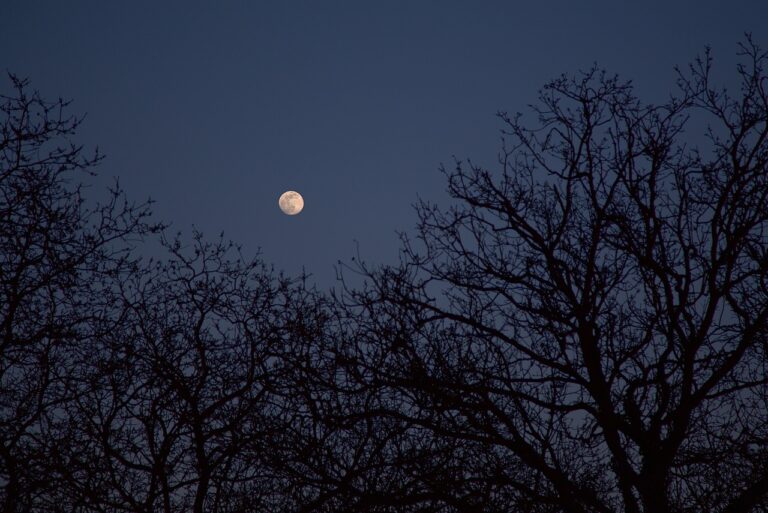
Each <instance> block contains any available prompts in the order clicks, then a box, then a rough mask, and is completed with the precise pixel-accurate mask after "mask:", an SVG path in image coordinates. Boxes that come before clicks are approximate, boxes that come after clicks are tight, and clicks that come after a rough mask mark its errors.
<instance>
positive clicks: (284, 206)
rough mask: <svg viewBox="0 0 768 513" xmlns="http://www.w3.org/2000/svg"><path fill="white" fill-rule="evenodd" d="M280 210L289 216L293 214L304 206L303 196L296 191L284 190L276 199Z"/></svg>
mask: <svg viewBox="0 0 768 513" xmlns="http://www.w3.org/2000/svg"><path fill="white" fill-rule="evenodd" d="M277 204H278V205H280V210H282V211H283V213H284V214H288V215H289V216H295V215H296V214H298V213H299V212H301V210H302V209H303V208H304V198H302V197H301V194H299V193H298V192H296V191H285V192H284V193H282V194H281V195H280V199H279V200H277Z"/></svg>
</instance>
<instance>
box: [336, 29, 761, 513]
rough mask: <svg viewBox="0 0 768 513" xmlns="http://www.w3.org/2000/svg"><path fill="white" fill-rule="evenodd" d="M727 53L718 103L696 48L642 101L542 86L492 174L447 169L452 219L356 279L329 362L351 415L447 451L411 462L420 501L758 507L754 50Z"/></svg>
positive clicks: (595, 90) (622, 93) (634, 512)
mask: <svg viewBox="0 0 768 513" xmlns="http://www.w3.org/2000/svg"><path fill="white" fill-rule="evenodd" d="M741 58H742V59H743V64H742V65H741V66H740V67H739V68H738V73H739V76H740V78H741V90H740V91H739V93H738V94H737V95H736V96H733V95H732V94H730V93H727V92H725V91H723V90H718V89H717V88H715V87H714V86H713V84H712V80H711V58H710V56H709V53H707V54H706V55H705V57H704V58H703V59H701V60H698V61H696V62H695V63H694V64H693V65H692V66H691V67H690V69H688V70H686V71H684V72H682V71H681V72H680V74H679V77H680V78H679V84H678V85H679V89H680V92H679V94H678V95H677V96H675V97H673V98H672V99H670V100H669V101H668V102H667V103H666V104H664V105H658V106H654V105H645V104H643V103H641V102H640V101H639V100H638V99H637V98H636V97H635V96H634V94H633V90H632V86H631V85H630V84H629V83H627V82H622V81H621V80H619V79H618V78H616V77H613V76H610V75H607V74H606V73H604V72H601V71H599V70H597V69H592V70H590V71H588V72H586V73H583V74H581V75H578V76H576V77H567V76H563V77H561V78H558V79H556V80H554V81H552V82H550V83H549V84H547V85H546V86H545V87H544V89H543V90H542V92H541V96H540V102H539V104H538V106H536V107H534V110H535V113H536V115H537V118H538V123H537V124H535V126H533V127H530V126H529V125H526V124H524V123H523V119H524V118H523V117H521V116H520V115H517V116H509V115H507V114H504V113H502V114H500V117H501V119H502V120H503V121H504V123H505V125H506V128H505V130H504V148H503V152H502V153H501V156H500V165H499V168H498V169H497V170H487V169H484V168H482V167H480V166H476V165H472V164H465V163H462V162H457V164H456V168H455V169H454V170H453V171H450V172H447V171H446V173H445V174H446V176H447V179H448V189H449V192H450V193H451V195H452V196H453V198H455V199H456V200H458V201H457V202H456V204H455V205H454V206H451V207H450V208H448V209H440V208H438V207H436V206H434V205H430V204H426V203H421V204H420V205H418V208H417V210H418V216H419V220H420V224H419V225H418V231H417V234H416V236H415V237H414V238H410V237H407V236H404V237H403V241H404V242H403V243H404V249H403V252H402V259H401V264H400V265H397V266H386V267H382V268H369V267H367V266H366V265H365V264H362V265H359V266H357V267H356V268H354V270H356V271H358V272H361V273H363V274H364V275H365V276H366V277H367V278H368V286H367V288H366V289H365V290H349V291H347V293H346V295H345V301H346V302H347V304H348V308H349V310H350V317H351V318H354V319H355V322H356V323H357V326H358V328H357V329H358V333H357V334H355V335H354V336H353V337H350V338H349V340H348V342H347V343H346V344H345V345H344V346H342V347H340V348H339V349H338V354H339V357H340V358H342V359H343V360H344V361H346V362H349V363H348V364H347V366H346V368H347V375H348V377H349V379H351V380H354V382H355V383H356V387H355V389H354V390H355V391H354V394H353V395H358V396H360V397H365V396H371V397H375V398H376V399H375V400H372V401H370V403H369V405H368V407H367V408H366V409H364V411H361V412H358V413H357V417H358V418H359V420H358V422H362V423H369V422H376V421H378V419H390V420H393V421H397V422H399V423H400V424H401V425H402V426H403V428H404V429H408V430H409V431H411V432H412V433H413V434H414V436H422V435H420V433H422V432H427V433H429V435H427V436H428V437H431V439H432V440H433V441H432V442H431V443H432V444H433V445H435V446H440V447H446V448H447V449H446V450H447V451H448V453H447V456H446V457H444V458H434V460H432V461H433V462H434V464H432V465H430V464H429V462H430V460H429V459H427V460H422V462H421V463H420V464H417V465H414V466H412V467H410V468H409V470H411V471H412V472H411V473H410V474H409V475H410V476H411V479H418V480H420V482H421V483H422V486H423V487H425V488H426V489H427V490H428V491H429V493H428V494H426V495H425V501H424V502H423V506H424V507H426V506H430V507H433V499H434V498H435V497H437V498H438V500H439V501H441V502H442V503H443V504H445V506H446V511H489V512H490V511H500V512H501V511H503V512H513V511H531V512H533V511H535V512H566V511H567V512H606V513H607V512H618V511H622V512H628V513H639V512H645V513H651V512H653V513H664V512H682V511H691V512H693V511H711V512H715V511H718V512H729V513H736V512H748V511H765V510H766V509H767V508H768V404H767V401H768V374H767V373H766V370H767V367H766V366H767V365H768V359H767V358H766V349H767V348H768V346H767V344H768V322H767V320H768V91H767V90H766V87H768V76H766V73H765V65H766V58H767V56H766V54H765V53H762V51H761V50H760V49H759V48H757V47H756V45H754V44H753V43H752V41H751V40H749V39H748V40H747V41H746V42H745V44H743V45H742V46H741ZM692 119H694V120H696V122H697V123H699V122H700V121H703V123H707V124H708V126H709V130H708V132H707V133H706V138H702V139H699V140H696V139H695V138H694V137H692V136H691V133H692V132H700V131H701V132H703V126H701V125H697V126H693V124H692V123H691V121H690V120H692ZM697 142H698V144H697ZM353 419H354V416H350V417H349V420H350V421H352V420H353ZM393 461H396V460H393ZM425 462H426V464H425ZM422 493H423V492H422ZM361 497H362V496H361ZM381 510H390V511H396V510H397V511H402V510H403V509H402V508H400V507H393V508H389V509H387V508H382V509H381Z"/></svg>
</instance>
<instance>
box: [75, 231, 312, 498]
mask: <svg viewBox="0 0 768 513" xmlns="http://www.w3.org/2000/svg"><path fill="white" fill-rule="evenodd" d="M166 245H167V248H168V250H169V251H170V258H169V259H168V260H167V261H164V262H158V263H157V264H150V265H149V266H147V267H146V268H145V270H144V272H138V273H135V274H134V276H132V277H131V278H129V279H126V280H124V281H123V282H121V284H120V293H119V297H117V298H115V300H114V301H113V304H114V305H116V308H117V310H118V311H116V312H114V313H113V315H112V317H115V318H120V319H121V321H120V324H119V327H118V329H116V330H114V331H112V332H111V333H109V334H105V335H104V336H102V337H101V338H100V339H99V340H95V341H94V348H96V351H94V352H93V353H92V358H91V359H90V361H88V362H87V363H84V365H83V367H84V368H87V369H89V372H90V379H89V380H88V382H87V383H86V386H85V388H84V391H83V393H82V394H80V395H79V396H78V399H77V407H76V409H75V411H76V413H75V414H74V417H75V420H76V422H74V424H73V425H72V427H71V435H70V436H69V437H68V438H69V439H71V440H76V441H77V443H76V444H74V448H75V452H76V453H77V456H76V458H79V459H80V461H79V463H78V464H76V465H74V466H73V469H75V472H72V473H71V474H70V479H69V482H70V485H71V487H72V488H73V489H74V490H76V491H75V493H74V494H73V496H81V497H88V498H90V501H91V504H90V506H91V507H92V510H94V511H126V512H154V511H162V512H165V513H170V512H186V511H193V512H198V513H202V512H233V511H238V512H245V511H267V510H274V509H276V508H278V507H279V506H280V505H281V504H282V502H283V500H282V495H281V490H282V489H283V488H284V487H285V486H286V484H285V483H286V481H285V480H284V479H283V478H282V477H281V476H280V474H279V472H278V471H279V468H280V460H281V458H280V454H275V453H276V452H277V444H276V443H275V440H276V439H277V437H278V435H279V434H280V433H281V432H283V431H284V430H285V429H286V428H287V426H286V425H285V423H284V421H283V419H285V418H286V415H284V410H285V408H286V403H285V401H284V400H283V397H282V394H283V390H282V385H281V383H282V382H284V381H285V376H284V375H285V374H286V373H290V372H291V368H290V367H289V366H288V365H287V363H286V356H289V353H288V351H287V348H288V347H302V346H305V345H307V344H309V343H312V342H313V340H314V338H315V337H317V336H318V334H320V333H322V329H323V322H322V321H323V310H322V308H321V305H322V302H321V301H320V300H319V298H318V296H317V294H316V293H314V292H312V291H311V290H309V289H307V288H306V287H305V286H304V284H303V282H302V281H301V280H289V279H287V278H285V277H275V276H273V273H272V272H271V270H270V269H269V268H267V267H266V266H265V265H264V264H263V263H262V262H261V261H260V260H258V259H253V260H248V261H247V260H245V259H244V258H243V257H242V255H240V253H239V251H238V249H237V248H236V247H234V246H233V245H232V244H230V243H224V242H223V241H221V240H220V241H218V242H214V243H211V242H205V241H204V240H203V238H202V236H201V235H200V234H197V235H196V236H195V238H194V241H193V243H192V244H191V245H190V246H189V247H185V246H183V245H182V243H181V241H180V240H179V239H177V240H175V241H173V242H170V243H167V244H166ZM94 469H96V471H95V472H94Z"/></svg>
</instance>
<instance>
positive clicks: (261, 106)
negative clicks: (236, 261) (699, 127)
mask: <svg viewBox="0 0 768 513" xmlns="http://www.w3.org/2000/svg"><path fill="white" fill-rule="evenodd" d="M766 20H768V2H766V1H764V0H760V1H749V2H723V1H685V2H672V1H667V2H649V1H643V2H620V1H617V0H612V1H600V2H573V1H568V2H566V1H558V2H553V1H541V2H525V3H523V2H513V1H507V2H500V1H479V0H478V1H472V2H470V1H464V2H458V1H446V0H441V1H438V0H435V1H417V0H410V1H392V0H386V1H376V2H374V1H362V0H358V1H345V2H340V1H320V0H317V1H312V2H309V1H306V2H294V1H289V0H282V1H274V2H273V1H269V2H267V1H249V2H246V1H238V2H235V1H221V2H201V1H200V2H194V1H184V2H181V1H174V2H165V1H153V2H148V1H146V2H137V1H133V2H111V1H103V0H101V1H73V2H63V1H55V0H50V1H47V2H42V1H34V0H17V1H13V0H9V1H3V2H2V4H0V68H2V69H6V70H8V71H10V72H13V73H15V74H17V75H20V76H23V77H28V78H30V80H31V81H32V85H33V86H34V87H35V88H37V89H39V90H40V92H41V93H42V95H43V96H44V97H49V98H56V97H58V96H63V97H65V98H70V99H73V100H74V102H73V104H72V109H73V112H77V113H87V119H86V122H85V124H84V125H83V127H82V129H81V130H80V132H79V136H78V138H77V139H78V140H79V141H80V142H82V143H84V144H86V145H87V146H90V147H93V146H96V145H98V146H99V147H100V149H101V150H103V152H104V153H105V154H106V155H107V160H106V161H105V162H104V163H103V165H102V166H101V167H100V169H99V172H100V174H101V176H102V178H103V179H111V177H113V176H119V178H120V182H121V184H122V185H123V186H124V188H125V189H126V190H127V192H128V194H129V195H130V196H131V197H132V198H134V199H136V200H142V199H145V198H147V197H150V196H151V197H152V198H153V199H154V200H156V201H157V204H156V207H155V209H154V210H155V213H156V214H157V217H158V218H160V219H163V220H166V221H168V222H171V223H172V229H174V230H181V231H182V232H185V233H189V231H190V229H191V228H192V227H193V226H195V227H197V228H198V229H200V230H202V231H203V232H204V233H205V234H206V235H208V236H211V237H214V236H216V235H218V234H219V233H220V232H221V231H224V233H225V236H226V237H227V238H230V239H233V240H235V241H236V242H239V243H241V244H242V245H243V248H244V251H245V253H246V254H248V255H253V254H255V253H256V252H257V251H259V250H260V251H261V253H262V256H263V258H264V259H265V261H267V262H268V263H272V264H274V265H275V266H276V268H278V269H283V270H285V271H287V272H288V273H291V274H293V273H297V272H298V271H300V270H301V269H302V267H303V268H304V269H306V271H307V272H310V273H312V274H313V275H314V278H315V280H316V282H317V283H318V284H319V285H320V286H322V287H325V286H329V285H332V284H333V280H334V276H335V274H334V270H333V266H334V264H335V263H336V262H337V261H338V260H339V259H342V260H348V259H349V258H350V257H351V256H353V254H354V253H355V243H354V241H358V243H359V247H360V254H361V255H362V256H363V258H365V259H366V260H368V261H371V262H378V263H388V262H390V263H391V262H394V261H395V260H396V258H397V251H398V247H399V244H398V242H397V237H396V233H395V232H396V231H397V230H401V231H408V230H409V229H411V228H412V227H413V225H414V224H415V221H416V217H415V215H414V213H413V210H412V208H411V205H412V204H413V203H414V202H415V201H416V200H417V197H419V196H421V197H422V198H425V199H430V200H437V201H439V202H441V203H442V204H447V199H446V196H445V193H444V188H445V183H444V180H443V177H442V175H440V173H439V172H438V166H439V165H440V163H441V162H442V163H445V164H446V165H447V166H449V167H450V166H451V164H452V162H453V158H454V156H455V157H456V158H459V159H462V160H465V159H466V158H470V159H471V160H472V161H473V162H475V163H478V164H482V165H485V166H488V167H491V166H494V165H495V163H496V155H497V152H498V149H499V147H500V144H499V129H500V128H501V123H500V122H499V121H498V120H497V119H496V117H495V113H496V112H497V111H500V110H501V111H509V112H517V111H521V112H526V109H527V105H528V104H530V103H533V102H534V101H535V98H536V92H537V90H538V88H539V87H540V86H541V85H543V84H544V83H545V82H546V81H547V80H548V79H551V78H554V77H555V76H557V75H559V74H561V73H563V72H567V73H572V72H575V71H577V70H579V69H585V68H588V67H590V66H591V65H592V63H594V62H597V63H598V64H599V65H600V66H603V67H605V68H607V69H608V70H609V71H612V72H617V73H619V74H620V75H621V76H623V77H625V78H631V79H633V82H634V83H635V85H636V88H637V92H638V94H639V95H640V96H641V98H643V99H646V100H648V101H654V102H658V101H662V100H663V99H664V98H665V97H666V95H667V94H668V93H669V92H670V91H671V90H672V89H673V87H674V78H675V74H674V71H673V67H674V65H676V64H677V65H685V64H686V63H687V62H689V61H690V60H691V59H693V58H694V57H695V55H696V54H697V53H700V52H701V51H702V50H703V49H704V47H705V45H710V46H712V47H713V50H714V55H715V58H716V62H715V64H716V67H717V70H718V73H722V74H723V75H725V76H726V77H728V78H732V77H733V76H734V73H733V62H734V54H735V52H736V44H737V42H738V41H739V40H740V39H742V35H743V34H744V32H752V34H753V36H754V39H755V40H756V42H758V43H759V44H761V45H762V46H763V47H764V48H765V47H768V23H766ZM8 86H9V82H8V81H7V79H2V86H0V89H2V90H3V91H5V92H7V91H8V90H9V89H8ZM528 118H529V119H531V120H533V116H530V115H529V116H528ZM288 189H294V190H297V191H299V192H301V193H302V195H303V196H304V198H305V201H306V207H305V210H304V212H303V213H302V214H300V215H298V216H293V217H289V216H286V215H283V214H282V213H281V212H280V210H279V209H278V206H277V199H278V196H279V195H280V193H282V192H283V191H285V190H288Z"/></svg>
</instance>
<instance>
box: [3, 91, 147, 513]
mask: <svg viewBox="0 0 768 513" xmlns="http://www.w3.org/2000/svg"><path fill="white" fill-rule="evenodd" d="M10 79H11V82H12V85H13V88H14V93H15V94H14V95H13V96H1V97H0V102H2V104H1V105H0V112H1V113H2V120H0V322H1V323H2V335H0V483H2V488H1V489H0V490H1V491H0V499H1V500H2V506H0V509H2V510H3V511H6V512H15V511H29V510H31V509H36V508H37V497H38V496H39V495H40V494H41V493H43V492H44V490H45V489H46V488H47V487H49V486H50V482H51V481H54V480H56V479H57V477H56V475H57V474H56V472H55V470H54V469H53V468H52V466H51V464H52V458H54V457H55V456H54V455H53V454H52V452H51V451H53V450H55V447H54V445H55V443H54V442H53V441H52V440H53V439H54V438H55V435H54V434H53V432H54V431H55V430H56V429H57V424H58V423H59V422H60V420H61V418H62V417H61V416H60V415H58V412H61V411H62V409H64V408H66V404H67V403H68V401H70V400H72V399H73V398H74V397H75V395H76V393H77V392H76V387H75V386H74V382H75V381H76V380H77V374H78V372H79V368H78V367H77V365H76V363H75V361H76V360H73V358H74V355H75V354H76V353H77V352H78V351H83V350H85V349H86V346H87V344H88V340H89V339H90V338H91V337H93V336H94V335H97V334H96V333H95V332H94V330H95V329H101V328H102V327H104V328H106V327H107V326H105V325H104V323H100V322H97V321H99V320H100V319H99V316H100V313H101V311H102V309H103V308H104V307H105V306H106V305H104V303H103V300H102V295H101V291H102V288H103V287H104V286H108V284H109V282H111V281H112V279H113V277H116V276H119V275H121V274H124V273H127V272H129V271H130V269H131V268H132V266H133V264H134V263H135V262H134V260H133V257H132V256H131V254H130V242H131V241H133V240H136V239H138V238H140V237H141V236H142V235H144V234H146V233H148V232H151V231H153V230H155V229H156V228H157V227H155V226H152V225H149V224H147V221H146V218H147V215H148V211H147V205H132V204H129V203H127V202H126V201H125V199H124V198H123V196H122V194H121V192H120V191H119V189H114V190H112V191H110V195H109V197H108V198H107V201H106V203H104V204H102V205H95V206H92V207H89V206H88V205H86V203H85V202H84V200H83V199H82V197H81V194H80V191H81V187H80V185H79V184H80V183H81V180H80V178H79V177H78V176H77V173H80V172H87V171H88V170H89V169H91V168H92V167H93V166H94V165H95V164H96V163H98V161H99V160H100V156H99V155H98V154H95V155H93V156H86V155H85V154H84V152H83V150H82V147H80V146H77V145H75V144H74V143H71V142H70V141H69V140H68V137H69V136H70V135H71V134H73V133H74V131H75V129H76V128H77V126H78V124H79V122H80V120H79V119H76V118H73V117H69V116H68V114H67V113H66V107H67V104H66V103H65V102H64V101H62V100H59V101H57V102H52V103H49V102H46V101H44V100H43V99H41V98H40V96H39V95H38V94H37V93H36V92H30V91H29V90H28V87H27V83H26V81H23V80H20V79H18V78H16V77H14V76H11V77H10ZM106 324H109V322H108V321H107V322H106Z"/></svg>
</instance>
